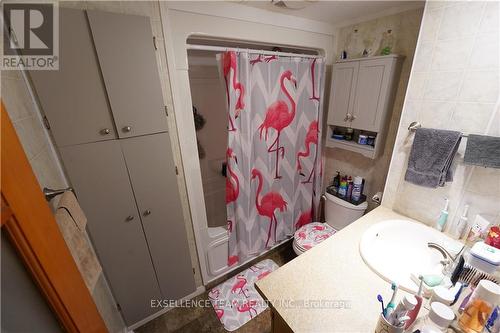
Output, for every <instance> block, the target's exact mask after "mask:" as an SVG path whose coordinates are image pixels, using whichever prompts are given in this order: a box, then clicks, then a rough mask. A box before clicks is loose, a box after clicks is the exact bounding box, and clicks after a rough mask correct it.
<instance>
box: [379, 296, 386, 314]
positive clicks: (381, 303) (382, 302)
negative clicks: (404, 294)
mask: <svg viewBox="0 0 500 333" xmlns="http://www.w3.org/2000/svg"><path fill="white" fill-rule="evenodd" d="M377 300H378V301H379V302H380V305H381V306H382V314H384V312H385V310H384V299H383V298H382V295H380V294H379V295H377Z"/></svg>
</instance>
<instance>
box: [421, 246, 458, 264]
mask: <svg viewBox="0 0 500 333" xmlns="http://www.w3.org/2000/svg"><path fill="white" fill-rule="evenodd" d="M427 246H428V247H430V248H431V249H436V250H438V251H439V252H440V253H441V254H442V255H443V257H444V259H448V260H451V261H455V259H456V258H457V257H458V254H457V255H456V256H453V255H451V254H450V252H448V251H447V250H446V249H445V248H444V247H442V246H441V245H439V244H437V243H433V242H429V243H427ZM460 252H462V250H461V249H460ZM460 252H459V254H460Z"/></svg>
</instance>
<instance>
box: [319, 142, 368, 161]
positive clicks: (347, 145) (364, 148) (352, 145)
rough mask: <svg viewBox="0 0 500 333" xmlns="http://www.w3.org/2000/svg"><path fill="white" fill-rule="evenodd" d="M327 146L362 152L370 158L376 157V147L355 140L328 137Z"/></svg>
mask: <svg viewBox="0 0 500 333" xmlns="http://www.w3.org/2000/svg"><path fill="white" fill-rule="evenodd" d="M326 146H327V147H330V148H342V149H347V150H350V151H353V152H356V153H360V154H362V155H364V156H366V157H369V158H375V148H374V147H373V146H369V145H360V144H359V143H357V142H354V141H345V140H338V139H333V138H327V140H326Z"/></svg>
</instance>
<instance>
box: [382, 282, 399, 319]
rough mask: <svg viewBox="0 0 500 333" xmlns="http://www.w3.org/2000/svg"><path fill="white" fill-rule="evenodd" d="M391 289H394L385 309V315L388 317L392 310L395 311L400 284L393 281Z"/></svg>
mask: <svg viewBox="0 0 500 333" xmlns="http://www.w3.org/2000/svg"><path fill="white" fill-rule="evenodd" d="M391 289H392V297H391V300H390V301H389V304H387V307H386V308H385V311H384V312H385V313H384V316H385V318H386V319H387V318H388V317H389V315H390V314H391V313H392V311H394V308H395V307H396V304H394V301H395V300H396V294H397V293H398V285H397V284H396V283H395V282H392V284H391Z"/></svg>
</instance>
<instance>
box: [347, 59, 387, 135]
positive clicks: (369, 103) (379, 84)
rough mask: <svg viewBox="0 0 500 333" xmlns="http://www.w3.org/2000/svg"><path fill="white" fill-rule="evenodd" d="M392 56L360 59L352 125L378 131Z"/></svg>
mask: <svg viewBox="0 0 500 333" xmlns="http://www.w3.org/2000/svg"><path fill="white" fill-rule="evenodd" d="M391 61H392V58H386V59H373V60H363V61H360V65H359V73H358V80H357V84H356V98H355V101H354V110H353V120H352V127H354V128H357V129H363V130H367V131H374V132H378V131H379V130H380V120H381V117H382V114H383V111H384V102H385V99H386V96H387V95H388V93H389V90H388V89H389V77H390V64H391Z"/></svg>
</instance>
